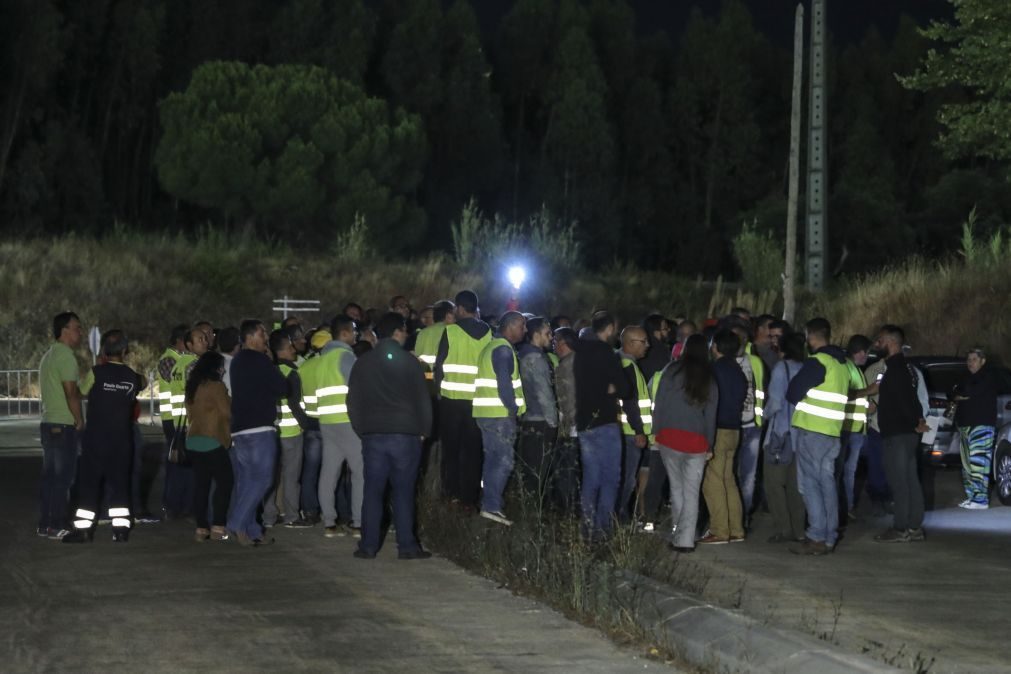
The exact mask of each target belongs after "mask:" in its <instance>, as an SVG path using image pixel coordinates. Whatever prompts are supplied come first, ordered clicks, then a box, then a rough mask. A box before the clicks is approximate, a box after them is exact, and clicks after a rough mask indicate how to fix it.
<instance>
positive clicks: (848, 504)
mask: <svg viewBox="0 0 1011 674" xmlns="http://www.w3.org/2000/svg"><path fill="white" fill-rule="evenodd" d="M870 350H871V340H870V339H869V338H868V337H866V336H864V335H853V336H852V337H850V339H849V341H848V342H847V343H846V355H847V358H846V369H847V370H848V371H849V373H850V400H849V403H847V405H846V421H844V422H843V432H842V436H841V437H840V441H841V444H842V449H841V450H840V452H839V459H838V460H837V461H836V470H837V472H838V475H839V482H840V484H839V494H840V498H839V507H841V508H845V509H846V513H847V516H848V518H849V519H851V520H855V519H856V475H857V464H858V463H859V461H860V453H861V452H862V451H863V448H864V443H865V441H866V440H867V421H868V419H867V412H868V410H869V409H870V400H869V399H868V397H867V395H866V394H865V393H863V390H864V389H866V388H867V379H866V377H864V373H863V369H862V368H863V366H864V365H866V364H867V355H868V354H869V353H870Z"/></svg>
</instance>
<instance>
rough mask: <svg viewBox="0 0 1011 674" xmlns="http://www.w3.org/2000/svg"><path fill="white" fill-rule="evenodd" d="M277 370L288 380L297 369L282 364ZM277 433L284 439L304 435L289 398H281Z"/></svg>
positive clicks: (278, 407)
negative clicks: (292, 410)
mask: <svg viewBox="0 0 1011 674" xmlns="http://www.w3.org/2000/svg"><path fill="white" fill-rule="evenodd" d="M277 369H279V370H280V371H281V374H282V375H284V378H285V380H287V379H288V375H289V374H291V373H292V372H294V371H295V368H293V367H292V366H291V365H288V364H287V363H281V364H280V365H278V366H277ZM303 407H304V406H303ZM277 431H278V435H280V436H281V437H282V438H297V437H298V436H300V435H302V427H301V426H299V425H298V419H296V418H295V415H294V414H292V412H291V406H290V405H289V404H288V399H287V398H281V401H280V403H279V404H278V406H277Z"/></svg>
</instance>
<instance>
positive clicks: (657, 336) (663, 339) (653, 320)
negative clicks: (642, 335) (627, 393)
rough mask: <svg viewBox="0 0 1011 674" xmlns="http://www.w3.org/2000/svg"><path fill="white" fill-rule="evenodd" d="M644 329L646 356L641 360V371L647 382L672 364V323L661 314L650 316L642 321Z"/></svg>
mask: <svg viewBox="0 0 1011 674" xmlns="http://www.w3.org/2000/svg"><path fill="white" fill-rule="evenodd" d="M642 329H643V330H645V331H646V339H647V342H648V343H647V347H648V350H647V351H646V355H645V356H643V357H642V358H640V359H639V369H640V370H642V376H643V377H645V378H646V381H650V380H651V379H653V375H655V374H656V373H657V372H659V371H660V370H662V369H664V368H665V367H667V363H669V362H670V353H671V352H670V347H669V346H668V345H667V341H668V340H669V339H670V323H669V322H668V321H667V319H666V318H664V317H663V316H661V315H660V314H650V315H649V316H647V317H646V318H644V319H643V321H642Z"/></svg>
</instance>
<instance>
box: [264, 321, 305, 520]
mask: <svg viewBox="0 0 1011 674" xmlns="http://www.w3.org/2000/svg"><path fill="white" fill-rule="evenodd" d="M268 345H269V347H270V352H271V354H272V355H273V358H274V362H275V363H277V369H279V370H280V371H281V374H282V375H284V379H285V383H286V385H287V387H288V393H287V395H285V396H284V397H283V398H281V400H280V401H279V402H278V407H277V411H278V415H277V435H278V438H279V439H280V443H281V454H280V460H281V470H280V471H278V474H277V475H276V476H275V478H274V483H273V487H272V488H271V490H270V491H269V492H267V496H266V497H265V498H264V499H263V525H264V526H266V527H270V526H273V525H274V524H277V523H280V524H283V525H284V526H286V527H288V528H303V527H311V526H312V522H309V521H307V520H304V519H302V516H301V515H300V507H299V505H300V496H301V491H302V490H301V486H300V484H299V481H300V479H301V477H302V440H303V435H302V431H303V429H304V428H307V427H308V426H309V420H308V417H307V416H306V413H305V405H304V403H303V402H302V380H301V378H300V377H299V368H298V366H297V365H295V359H296V358H297V357H298V354H297V353H296V351H295V344H294V342H292V339H291V329H290V328H288V329H281V330H274V331H273V332H272V333H270V339H269V341H268ZM279 486H280V488H281V492H282V494H281V498H282V500H283V503H282V506H283V508H284V510H283V511H281V512H278V508H277V489H278V487H279ZM313 486H315V485H313ZM279 516H280V522H278V517H279Z"/></svg>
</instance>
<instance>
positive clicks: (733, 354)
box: [699, 330, 748, 544]
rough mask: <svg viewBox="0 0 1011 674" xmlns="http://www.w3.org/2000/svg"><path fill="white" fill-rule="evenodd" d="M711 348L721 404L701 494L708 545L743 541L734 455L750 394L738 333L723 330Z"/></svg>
mask: <svg viewBox="0 0 1011 674" xmlns="http://www.w3.org/2000/svg"><path fill="white" fill-rule="evenodd" d="M712 349H713V356H714V357H715V358H716V362H715V363H713V377H714V378H715V379H716V385H717V387H718V389H719V404H718V405H717V407H716V441H715V443H714V445H713V458H712V459H711V460H710V461H709V463H708V464H707V465H706V471H705V477H704V478H703V481H702V495H703V496H704V497H705V499H706V507H707V508H708V509H709V533H708V534H707V535H706V536H703V537H702V538H701V539H700V540H699V543H706V544H710V543H717V544H718V543H729V542H731V541H734V542H736V541H743V540H744V513H743V506H742V504H741V493H740V491H739V490H738V489H737V482H736V480H734V454H735V453H736V452H737V445H738V444H739V443H740V439H741V411H742V410H743V409H744V400H745V398H746V397H747V395H748V378H747V377H745V376H744V372H742V371H741V366H740V365H738V364H737V352H738V351H739V350H740V349H741V340H740V338H739V337H738V336H737V335H736V334H734V333H733V332H732V331H730V330H720V331H719V332H717V333H716V335H715V336H714V337H713V347H712Z"/></svg>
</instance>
